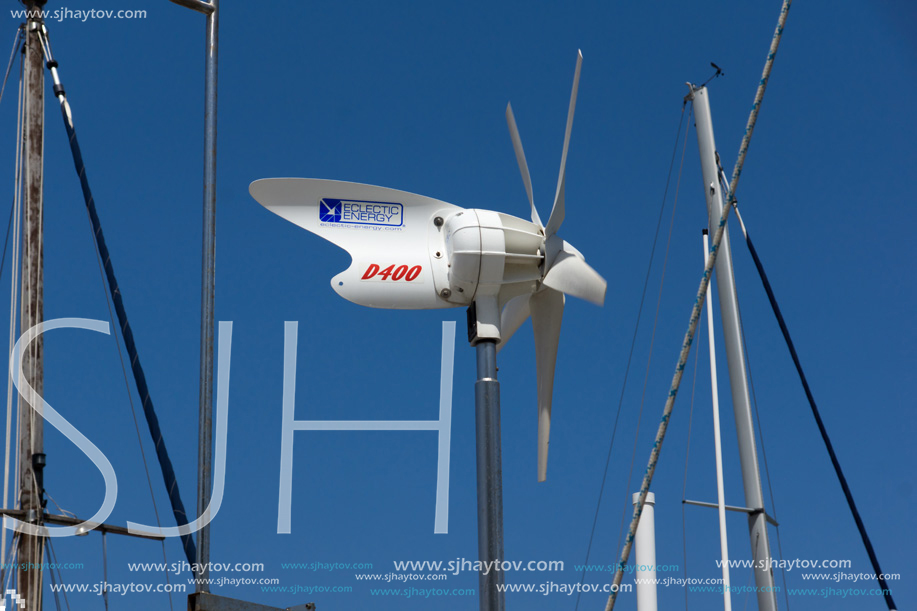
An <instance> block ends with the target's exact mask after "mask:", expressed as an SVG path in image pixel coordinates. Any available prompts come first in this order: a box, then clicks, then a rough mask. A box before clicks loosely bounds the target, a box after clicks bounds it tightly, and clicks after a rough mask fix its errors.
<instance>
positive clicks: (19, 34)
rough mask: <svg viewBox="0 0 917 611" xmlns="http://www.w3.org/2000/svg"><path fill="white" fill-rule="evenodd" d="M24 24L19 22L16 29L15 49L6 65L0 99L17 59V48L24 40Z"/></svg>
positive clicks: (0, 88)
mask: <svg viewBox="0 0 917 611" xmlns="http://www.w3.org/2000/svg"><path fill="white" fill-rule="evenodd" d="M22 33H23V24H19V28H18V29H17V30H16V36H14V37H13V50H12V51H11V52H10V61H9V63H8V64H7V65H6V75H4V77H3V86H2V87H0V100H3V92H4V91H5V90H6V81H7V80H8V79H9V78H10V71H11V70H12V69H13V62H14V61H15V60H16V50H17V49H18V48H19V43H20V42H22Z"/></svg>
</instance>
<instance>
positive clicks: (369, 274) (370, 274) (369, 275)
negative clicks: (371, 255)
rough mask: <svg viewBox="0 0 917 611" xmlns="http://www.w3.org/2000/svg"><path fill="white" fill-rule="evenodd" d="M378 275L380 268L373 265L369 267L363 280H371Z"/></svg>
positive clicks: (364, 273)
mask: <svg viewBox="0 0 917 611" xmlns="http://www.w3.org/2000/svg"><path fill="white" fill-rule="evenodd" d="M378 273H379V266H378V265H376V264H375V263H373V264H371V265H370V266H369V267H367V268H366V271H365V272H363V278H362V279H363V280H369V279H370V278H372V277H373V276H375V275H376V274H378Z"/></svg>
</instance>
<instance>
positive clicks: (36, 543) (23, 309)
mask: <svg viewBox="0 0 917 611" xmlns="http://www.w3.org/2000/svg"><path fill="white" fill-rule="evenodd" d="M24 4H25V7H26V9H28V10H29V11H30V13H29V16H28V20H27V22H26V36H25V50H24V52H25V66H24V76H23V78H24V81H25V117H24V123H23V142H22V146H23V167H24V181H23V191H24V192H23V196H24V203H25V206H24V211H25V218H24V219H23V227H24V229H23V247H22V298H21V304H20V329H21V330H22V331H25V330H26V329H30V328H32V327H33V326H35V325H37V324H38V323H40V322H42V320H43V318H44V317H43V309H44V308H43V293H44V290H43V275H44V274H43V269H44V254H43V239H42V169H43V145H44V133H43V130H44V109H45V104H44V84H45V79H44V66H43V65H42V64H43V61H42V60H43V55H42V48H41V39H40V38H39V32H40V31H41V27H42V19H41V17H40V11H41V9H42V8H43V7H44V5H45V0H27V1H26V2H24ZM43 352H44V343H43V341H42V337H41V336H40V335H39V336H38V337H37V338H36V339H35V340H34V341H33V342H31V343H30V344H29V347H28V349H27V351H26V353H25V354H23V355H22V370H23V372H24V375H25V378H26V380H27V381H28V383H29V385H30V386H31V387H32V388H33V389H34V392H35V393H37V394H38V395H42V394H43V392H44V362H43V359H44V355H43ZM29 405H32V406H34V407H35V409H30V408H29ZM41 411H42V408H41V405H40V404H39V402H38V401H37V397H35V396H24V395H20V397H19V409H18V414H19V416H18V417H19V449H18V452H19V506H20V508H21V509H22V510H23V511H24V512H25V520H26V521H28V522H32V523H40V522H41V520H42V513H43V509H42V499H43V490H42V489H41V486H40V485H39V482H40V481H41V467H42V466H43V465H44V458H45V455H44V454H43V453H42V449H43V445H44V444H43V434H44V427H43V422H44V421H43V419H42V416H41ZM43 542H44V541H43V538H42V537H36V536H32V535H26V534H24V533H20V535H19V545H18V552H19V557H18V561H19V563H20V566H22V564H23V563H28V564H25V566H29V567H35V566H41V562H42V550H43V547H44V546H43ZM17 574H18V584H17V588H16V589H17V592H18V593H19V595H20V596H23V597H25V600H26V601H27V604H28V605H29V607H28V608H30V609H41V569H40V568H39V569H29V570H25V571H17Z"/></svg>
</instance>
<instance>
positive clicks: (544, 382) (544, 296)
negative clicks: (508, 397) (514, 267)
mask: <svg viewBox="0 0 917 611" xmlns="http://www.w3.org/2000/svg"><path fill="white" fill-rule="evenodd" d="M530 301H531V308H532V328H533V329H534V330H535V364H536V370H535V372H536V376H537V379H538V481H539V482H543V481H544V480H545V478H546V477H547V471H548V441H549V439H550V436H551V398H552V395H553V394H554V366H555V365H556V364H557V344H558V342H559V341H560V323H561V319H562V318H563V315H564V294H563V293H560V292H558V291H554V290H551V289H547V290H543V291H539V292H537V293H535V294H534V295H532V297H531V300H530Z"/></svg>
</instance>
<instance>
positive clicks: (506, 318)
mask: <svg viewBox="0 0 917 611" xmlns="http://www.w3.org/2000/svg"><path fill="white" fill-rule="evenodd" d="M530 298H531V295H529V294H528V293H526V294H525V295H519V296H518V297H513V298H512V299H510V300H509V301H508V302H507V304H506V305H505V306H503V312H502V313H501V314H500V338H501V340H502V341H501V342H500V345H498V346H497V352H500V350H502V349H503V346H505V345H506V342H508V341H509V338H511V337H512V336H513V333H515V332H516V331H518V330H519V327H521V326H522V324H523V323H524V322H525V321H526V320H528V318H529V316H530V315H531V307H530V306H529V299H530Z"/></svg>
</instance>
